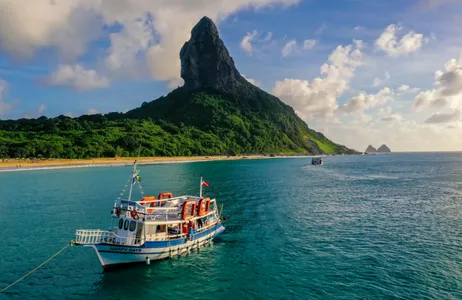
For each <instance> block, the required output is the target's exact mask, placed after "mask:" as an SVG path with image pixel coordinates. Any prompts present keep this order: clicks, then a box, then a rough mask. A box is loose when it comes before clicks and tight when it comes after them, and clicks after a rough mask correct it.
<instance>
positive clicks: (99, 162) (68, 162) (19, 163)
mask: <svg viewBox="0 0 462 300" xmlns="http://www.w3.org/2000/svg"><path fill="white" fill-rule="evenodd" d="M261 158H269V157H268V156H263V155H247V156H178V157H118V158H92V159H46V160H34V161H33V160H28V159H5V160H2V161H0V171H15V170H17V171H20V170H31V169H45V168H46V169H53V168H72V167H91V166H123V165H126V164H132V163H133V162H134V161H135V160H136V161H137V162H138V163H139V164H159V163H181V162H199V161H212V160H238V159H261Z"/></svg>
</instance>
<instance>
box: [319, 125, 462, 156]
mask: <svg viewBox="0 0 462 300" xmlns="http://www.w3.org/2000/svg"><path fill="white" fill-rule="evenodd" d="M377 121H378V122H376V121H370V122H368V123H367V124H364V123H362V124H361V123H358V124H354V123H351V122H349V123H343V124H330V125H329V127H328V128H327V130H326V131H323V133H324V134H325V135H326V136H329V138H331V139H333V140H334V141H336V142H337V143H341V144H345V145H348V146H350V147H353V148H355V149H359V150H362V151H364V149H366V147H367V145H368V144H371V145H381V144H384V143H385V144H386V145H387V146H389V147H390V148H391V150H392V151H394V152H397V151H422V150H425V151H429V150H431V151H455V150H457V151H459V150H460V149H462V139H461V138H460V127H459V128H455V129H449V128H448V127H447V126H435V124H426V123H424V124H420V123H417V122H416V121H414V120H410V119H408V118H403V119H402V120H400V121H398V122H390V121H388V122H387V121H379V120H377Z"/></svg>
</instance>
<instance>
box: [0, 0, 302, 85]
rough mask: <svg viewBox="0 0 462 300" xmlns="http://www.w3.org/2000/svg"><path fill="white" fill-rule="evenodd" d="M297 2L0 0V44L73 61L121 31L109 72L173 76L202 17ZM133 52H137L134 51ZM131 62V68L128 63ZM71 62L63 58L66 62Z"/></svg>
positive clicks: (20, 51) (113, 43)
mask: <svg viewBox="0 0 462 300" xmlns="http://www.w3.org/2000/svg"><path fill="white" fill-rule="evenodd" d="M299 1H300V0H234V1H228V0H216V1H213V2H210V1H209V0H190V1H164V0H138V1H134V0H118V1H112V0H99V1H93V0H63V1H50V0H34V1H29V0H15V1H10V0H0V48H1V50H3V51H5V52H7V53H9V54H11V55H14V56H18V57H21V58H30V57H31V56H33V55H34V53H36V52H37V51H38V50H40V49H45V48H52V49H57V50H58V51H59V53H61V54H62V57H66V58H67V59H70V58H73V59H76V58H78V57H79V55H81V54H84V53H85V52H86V51H87V48H88V45H89V44H90V43H91V42H92V41H95V40H96V39H97V38H99V37H101V34H103V33H104V30H103V29H104V28H110V29H111V30H115V31H120V34H117V33H116V34H115V35H113V36H111V37H110V39H109V41H110V43H111V45H110V47H109V49H108V51H107V54H108V55H107V57H106V58H105V59H104V62H105V63H104V64H105V65H106V63H107V66H105V67H106V68H107V72H108V74H104V76H106V77H110V74H109V73H110V72H111V71H114V70H116V71H117V74H123V73H124V72H123V71H122V70H121V69H124V68H125V67H127V68H128V70H129V72H127V73H126V74H127V75H126V76H131V75H132V74H131V73H132V72H131V70H133V69H136V66H140V65H142V64H141V63H138V62H139V61H140V60H144V63H145V65H146V66H143V68H142V71H143V72H144V71H146V72H149V75H150V76H151V77H152V78H153V79H156V80H165V81H170V80H178V79H179V78H180V61H179V58H178V53H179V51H180V49H181V46H182V45H183V44H184V42H185V41H187V40H188V39H189V37H190V31H191V28H192V27H193V26H194V25H195V24H196V23H197V21H198V20H199V19H200V18H201V17H203V16H204V15H207V16H209V17H210V18H211V19H213V20H215V21H216V22H218V23H219V22H220V21H222V20H224V19H225V18H227V17H228V16H229V15H230V14H232V13H235V12H236V11H239V10H244V9H258V8H262V7H265V6H269V5H271V6H276V5H280V6H289V5H295V4H297V3H298V2H299ZM133 53H136V54H135V55H134V54H133ZM133 61H135V62H136V63H135V67H134V65H133ZM69 63H70V64H74V63H75V61H73V62H67V61H66V62H65V64H69Z"/></svg>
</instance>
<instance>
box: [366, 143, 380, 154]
mask: <svg viewBox="0 0 462 300" xmlns="http://www.w3.org/2000/svg"><path fill="white" fill-rule="evenodd" d="M364 152H366V153H376V152H377V149H375V148H374V147H372V145H369V146H368V147H367V149H366V151H364Z"/></svg>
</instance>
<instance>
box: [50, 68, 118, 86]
mask: <svg viewBox="0 0 462 300" xmlns="http://www.w3.org/2000/svg"><path fill="white" fill-rule="evenodd" d="M46 83H47V84H49V85H53V86H62V87H71V88H75V89H76V90H79V91H89V90H93V89H97V88H104V87H107V86H108V85H109V80H108V79H107V78H106V77H103V76H101V75H99V74H98V73H97V72H96V71H95V70H90V69H85V68H84V67H82V66H81V65H59V66H58V68H57V69H56V70H55V71H54V72H53V73H52V74H51V75H50V76H49V77H48V78H47V80H46Z"/></svg>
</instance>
